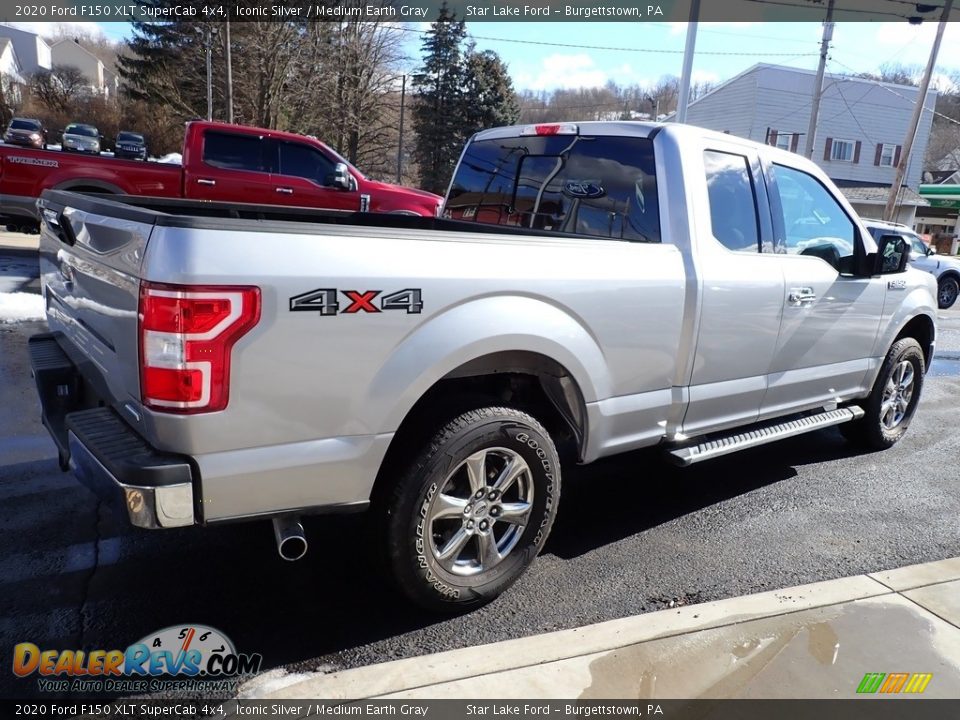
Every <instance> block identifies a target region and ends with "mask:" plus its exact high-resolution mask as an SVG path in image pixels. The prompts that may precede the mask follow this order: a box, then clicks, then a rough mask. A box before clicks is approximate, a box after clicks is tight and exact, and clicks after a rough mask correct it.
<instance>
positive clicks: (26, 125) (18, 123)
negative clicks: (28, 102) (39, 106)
mask: <svg viewBox="0 0 960 720" xmlns="http://www.w3.org/2000/svg"><path fill="white" fill-rule="evenodd" d="M10 129H11V130H39V129H40V123H38V122H37V121H36V120H14V121H13V122H11V123H10Z"/></svg>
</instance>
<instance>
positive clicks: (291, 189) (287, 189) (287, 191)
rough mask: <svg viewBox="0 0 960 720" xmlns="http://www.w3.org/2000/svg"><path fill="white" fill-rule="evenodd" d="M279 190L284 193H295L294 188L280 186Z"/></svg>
mask: <svg viewBox="0 0 960 720" xmlns="http://www.w3.org/2000/svg"><path fill="white" fill-rule="evenodd" d="M277 192H278V193H283V194H284V195H293V188H288V187H278V188H277Z"/></svg>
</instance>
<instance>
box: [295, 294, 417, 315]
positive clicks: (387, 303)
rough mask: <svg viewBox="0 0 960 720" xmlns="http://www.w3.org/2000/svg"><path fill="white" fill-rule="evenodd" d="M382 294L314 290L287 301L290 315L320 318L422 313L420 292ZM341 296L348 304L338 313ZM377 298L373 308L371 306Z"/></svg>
mask: <svg viewBox="0 0 960 720" xmlns="http://www.w3.org/2000/svg"><path fill="white" fill-rule="evenodd" d="M382 292H383V291H382V290H337V288H318V289H316V290H310V291H309V292H305V293H303V294H301V295H296V296H294V297H292V298H290V311H291V312H318V313H320V314H321V315H337V314H341V315H355V314H357V313H360V312H367V313H378V312H382V311H384V310H406V311H407V314H408V315H410V314H419V313H420V311H421V310H423V300H421V299H420V288H406V289H404V290H397V291H396V292H392V293H389V294H388V295H382ZM339 295H343V296H344V297H345V298H346V299H347V300H348V301H349V304H348V305H347V306H346V307H345V308H344V309H342V310H341V309H340V302H339V301H338V299H337V298H338V296H339ZM378 296H379V304H380V306H379V307H377V306H376V305H375V304H374V302H375V301H376V300H377V298H378Z"/></svg>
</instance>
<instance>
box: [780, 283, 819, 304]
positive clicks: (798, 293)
mask: <svg viewBox="0 0 960 720" xmlns="http://www.w3.org/2000/svg"><path fill="white" fill-rule="evenodd" d="M816 299H817V294H816V293H815V292H814V291H813V288H809V287H799V288H790V294H789V295H787V302H789V303H790V304H791V305H810V304H812V303H813V302H814V301H815V300H816Z"/></svg>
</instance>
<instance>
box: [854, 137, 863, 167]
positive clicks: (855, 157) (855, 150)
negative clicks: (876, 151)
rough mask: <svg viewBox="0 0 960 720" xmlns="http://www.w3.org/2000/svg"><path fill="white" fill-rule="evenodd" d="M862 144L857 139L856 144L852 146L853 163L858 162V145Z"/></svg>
mask: <svg viewBox="0 0 960 720" xmlns="http://www.w3.org/2000/svg"><path fill="white" fill-rule="evenodd" d="M862 144H863V143H861V142H860V141H859V140H857V144H856V145H854V146H853V163H854V165H856V164H857V163H858V162H860V145H862Z"/></svg>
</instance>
